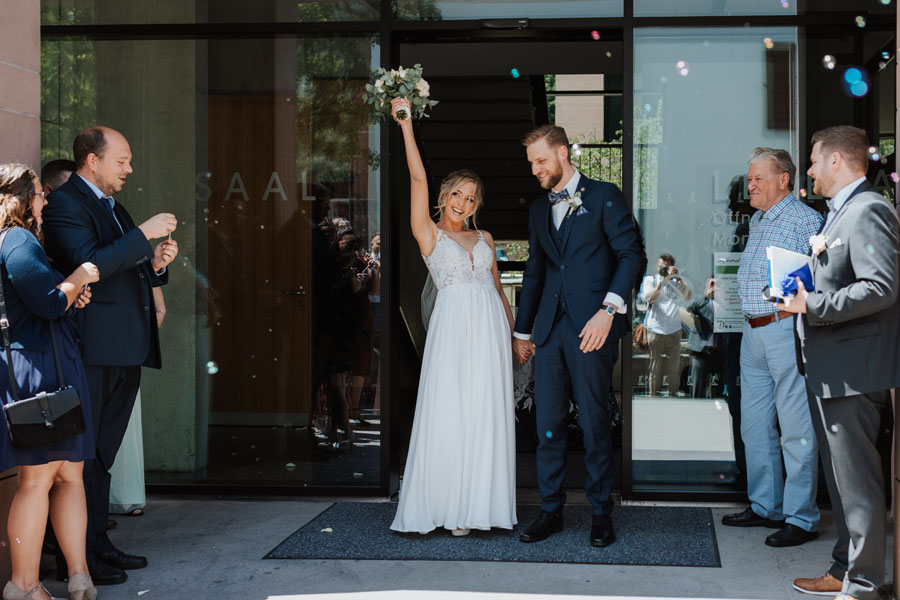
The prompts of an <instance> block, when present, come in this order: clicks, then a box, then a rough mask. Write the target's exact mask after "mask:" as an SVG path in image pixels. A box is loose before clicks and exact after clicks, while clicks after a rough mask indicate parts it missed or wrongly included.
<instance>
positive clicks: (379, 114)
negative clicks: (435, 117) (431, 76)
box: [363, 64, 438, 123]
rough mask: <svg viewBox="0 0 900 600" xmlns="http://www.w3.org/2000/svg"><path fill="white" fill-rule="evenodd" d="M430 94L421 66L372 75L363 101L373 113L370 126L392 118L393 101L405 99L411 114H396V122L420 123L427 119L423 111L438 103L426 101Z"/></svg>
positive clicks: (381, 70)
mask: <svg viewBox="0 0 900 600" xmlns="http://www.w3.org/2000/svg"><path fill="white" fill-rule="evenodd" d="M430 94H431V90H430V87H429V85H428V82H427V81H425V80H424V79H422V65H418V64H417V65H414V66H412V67H410V68H408V69H406V68H403V67H402V66H401V67H400V68H399V69H391V70H390V71H388V70H386V69H383V68H382V69H378V70H377V71H375V72H374V73H372V79H371V82H370V83H367V84H366V92H365V93H364V94H363V100H364V101H365V102H366V103H367V104H368V105H369V106H370V107H371V109H372V122H373V123H376V122H378V121H379V120H380V119H382V118H384V117H389V116H390V115H391V100H392V99H394V98H407V99H408V100H409V104H410V111H411V112H412V114H409V111H406V110H398V111H397V117H398V118H400V119H401V120H406V119H409V118H414V119H422V118H428V114H427V113H426V111H427V110H428V109H430V108H432V107H433V106H435V105H436V104H437V103H438V101H437V100H431V99H430V98H429V96H430Z"/></svg>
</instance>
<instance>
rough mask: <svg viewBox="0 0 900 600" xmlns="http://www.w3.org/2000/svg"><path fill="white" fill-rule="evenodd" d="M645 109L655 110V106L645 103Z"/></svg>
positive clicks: (648, 110)
mask: <svg viewBox="0 0 900 600" xmlns="http://www.w3.org/2000/svg"><path fill="white" fill-rule="evenodd" d="M644 110H645V111H647V112H650V111H651V110H653V107H652V106H650V105H649V104H645V105H644Z"/></svg>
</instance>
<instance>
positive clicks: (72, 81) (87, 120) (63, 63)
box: [41, 5, 97, 163]
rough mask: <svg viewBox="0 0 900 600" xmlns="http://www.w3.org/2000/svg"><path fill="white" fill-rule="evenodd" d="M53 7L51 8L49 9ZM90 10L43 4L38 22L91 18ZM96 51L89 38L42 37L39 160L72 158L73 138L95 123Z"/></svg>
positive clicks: (62, 23)
mask: <svg viewBox="0 0 900 600" xmlns="http://www.w3.org/2000/svg"><path fill="white" fill-rule="evenodd" d="M51 8H52V10H51ZM89 13H90V10H89V9H88V8H86V7H83V6H77V5H76V6H73V7H71V8H67V9H65V10H62V9H60V8H59V7H58V6H57V7H46V6H44V7H42V9H41V23H42V24H44V25H64V24H69V23H80V22H83V21H86V20H89V19H90V18H91V15H90V14H89ZM95 65H96V54H95V51H94V42H92V41H89V40H78V39H70V40H59V39H44V40H41V163H45V162H47V161H49V160H54V159H57V158H69V159H71V158H72V140H74V139H75V136H76V135H77V134H78V132H79V131H81V130H82V129H84V128H85V127H88V126H90V125H93V124H95V122H96V116H97V110H96V107H97V88H96V72H95V71H96V68H95Z"/></svg>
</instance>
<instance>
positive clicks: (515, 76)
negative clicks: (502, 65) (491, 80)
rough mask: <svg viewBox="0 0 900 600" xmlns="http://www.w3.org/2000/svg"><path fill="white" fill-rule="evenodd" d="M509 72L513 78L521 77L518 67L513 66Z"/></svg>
mask: <svg viewBox="0 0 900 600" xmlns="http://www.w3.org/2000/svg"><path fill="white" fill-rule="evenodd" d="M509 74H510V75H512V76H513V79H518V78H519V70H518V69H516V68H512V69H510V70H509Z"/></svg>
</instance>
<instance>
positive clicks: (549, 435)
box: [547, 429, 553, 438]
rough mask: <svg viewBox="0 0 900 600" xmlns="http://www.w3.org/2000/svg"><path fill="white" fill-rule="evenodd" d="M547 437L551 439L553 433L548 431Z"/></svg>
mask: <svg viewBox="0 0 900 600" xmlns="http://www.w3.org/2000/svg"><path fill="white" fill-rule="evenodd" d="M547 437H548V438H552V437H553V432H552V431H550V430H549V429H548V430H547Z"/></svg>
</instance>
